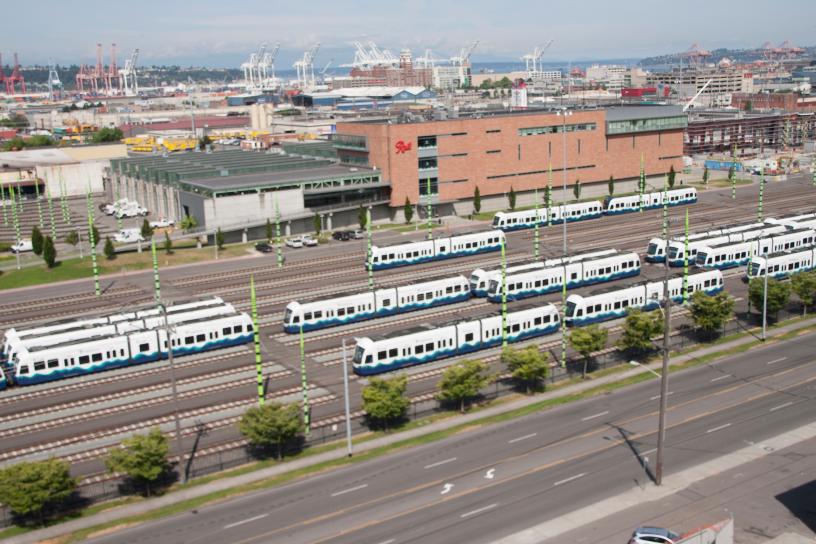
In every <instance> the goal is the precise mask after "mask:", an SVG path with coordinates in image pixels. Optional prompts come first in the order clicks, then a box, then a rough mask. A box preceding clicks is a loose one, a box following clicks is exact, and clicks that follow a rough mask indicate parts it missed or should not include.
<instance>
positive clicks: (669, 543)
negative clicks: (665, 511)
mask: <svg viewBox="0 0 816 544" xmlns="http://www.w3.org/2000/svg"><path fill="white" fill-rule="evenodd" d="M679 540H680V535H678V534H677V533H674V532H672V531H669V530H668V529H663V528H662V527H638V528H637V529H635V532H634V533H632V538H630V539H629V544H654V543H655V542H659V543H661V544H675V542H677V541H679Z"/></svg>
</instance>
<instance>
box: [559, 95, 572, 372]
mask: <svg viewBox="0 0 816 544" xmlns="http://www.w3.org/2000/svg"><path fill="white" fill-rule="evenodd" d="M561 114H562V116H563V118H562V124H561V134H562V135H563V140H564V163H563V172H564V176H563V185H562V193H561V201H562V204H561V223H562V224H563V232H564V247H563V258H562V263H561V264H563V266H564V281H563V284H562V285H561V368H566V366H567V324H566V323H567V320H566V317H567V281H568V279H567V115H572V113H571V112H569V111H567V109H566V108H564V109H563V110H562V111H561Z"/></svg>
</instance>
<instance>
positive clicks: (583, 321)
mask: <svg viewBox="0 0 816 544" xmlns="http://www.w3.org/2000/svg"><path fill="white" fill-rule="evenodd" d="M722 289H723V277H722V272H720V271H719V270H708V271H706V272H701V273H697V274H689V277H688V294H689V295H691V294H692V293H695V292H697V291H704V292H705V293H706V294H709V295H712V294H715V293H718V292H720V291H722ZM669 296H671V297H672V300H673V301H676V302H681V301H682V300H683V277H682V276H676V277H674V278H670V279H669ZM663 298H664V297H663V282H662V281H655V282H644V283H638V284H635V285H630V286H628V287H623V288H621V287H608V288H606V289H602V290H599V291H595V292H593V293H590V294H589V295H578V294H573V295H570V296H569V297H567V307H566V311H565V314H566V317H565V319H564V321H565V322H566V324H567V325H568V326H582V325H589V324H591V323H598V322H600V321H608V320H610V319H617V318H620V317H624V316H625V315H626V313H627V312H628V311H629V309H630V308H635V309H642V310H653V309H655V308H657V307H658V306H659V305H660V304H661V303H662V302H663Z"/></svg>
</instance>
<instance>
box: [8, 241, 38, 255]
mask: <svg viewBox="0 0 816 544" xmlns="http://www.w3.org/2000/svg"><path fill="white" fill-rule="evenodd" d="M9 249H10V250H11V252H12V253H24V252H26V251H33V250H34V246H33V245H31V240H20V241H19V242H15V243H14V244H12V245H11V248H9Z"/></svg>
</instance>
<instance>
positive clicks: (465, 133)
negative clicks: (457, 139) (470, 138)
mask: <svg viewBox="0 0 816 544" xmlns="http://www.w3.org/2000/svg"><path fill="white" fill-rule="evenodd" d="M451 136H467V132H452V133H451Z"/></svg>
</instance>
